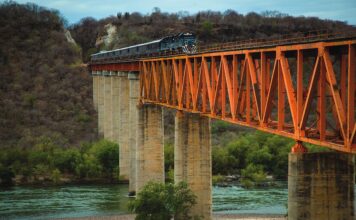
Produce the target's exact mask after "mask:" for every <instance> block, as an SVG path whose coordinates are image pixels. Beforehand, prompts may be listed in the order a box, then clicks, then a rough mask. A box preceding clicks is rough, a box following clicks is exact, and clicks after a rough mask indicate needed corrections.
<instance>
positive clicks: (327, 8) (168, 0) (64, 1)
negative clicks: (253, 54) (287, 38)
mask: <svg viewBox="0 0 356 220" xmlns="http://www.w3.org/2000/svg"><path fill="white" fill-rule="evenodd" d="M15 1H16V2H18V3H27V2H33V3H35V4H37V5H40V6H45V7H47V8H50V9H57V10H59V11H60V12H61V14H62V15H63V16H64V17H65V18H66V19H67V20H68V21H69V23H70V24H72V23H76V22H78V21H80V19H82V18H84V17H94V18H96V19H100V18H105V17H108V16H110V15H116V14H117V12H140V13H142V14H147V13H151V12H152V11H153V8H154V7H158V8H160V9H161V11H162V12H179V11H188V12H189V13H190V14H194V13H196V12H198V11H202V10H213V11H221V12H223V11H225V10H227V9H233V10H235V11H237V12H238V13H240V14H247V13H248V12H252V11H253V12H257V13H260V12H263V11H267V10H268V11H275V10H276V11H279V12H282V13H286V14H289V15H292V16H313V17H319V18H322V19H331V20H339V21H346V22H347V23H348V24H351V25H356V0H15ZM1 2H3V1H1Z"/></svg>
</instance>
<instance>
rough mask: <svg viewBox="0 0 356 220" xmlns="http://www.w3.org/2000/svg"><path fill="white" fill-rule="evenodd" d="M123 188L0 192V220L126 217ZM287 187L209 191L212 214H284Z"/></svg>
mask: <svg viewBox="0 0 356 220" xmlns="http://www.w3.org/2000/svg"><path fill="white" fill-rule="evenodd" d="M127 192H128V186H127V185H80V186H79V185H72V186H58V187H24V186H21V187H20V186H17V187H12V188H8V189H0V219H3V218H5V219H19V220H20V219H51V218H66V217H84V216H104V215H119V214H125V213H128V210H127V207H126V206H127V202H128V201H129V198H128V197H127ZM287 199H288V190H287V184H286V183H281V184H278V186H274V187H269V188H265V189H244V188H241V187H239V186H230V187H213V211H214V212H215V213H229V214H285V213H286V205H287Z"/></svg>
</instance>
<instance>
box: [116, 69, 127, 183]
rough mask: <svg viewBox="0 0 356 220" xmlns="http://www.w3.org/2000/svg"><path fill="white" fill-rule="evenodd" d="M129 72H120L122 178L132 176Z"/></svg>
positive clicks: (120, 165)
mask: <svg viewBox="0 0 356 220" xmlns="http://www.w3.org/2000/svg"><path fill="white" fill-rule="evenodd" d="M127 75H128V72H118V76H119V78H120V79H119V100H120V101H119V112H118V113H119V133H120V134H119V136H120V138H119V146H120V150H119V151H120V156H119V157H120V161H119V169H120V178H121V179H122V180H129V178H130V148H129V129H130V124H129V93H130V90H129V80H128V78H127Z"/></svg>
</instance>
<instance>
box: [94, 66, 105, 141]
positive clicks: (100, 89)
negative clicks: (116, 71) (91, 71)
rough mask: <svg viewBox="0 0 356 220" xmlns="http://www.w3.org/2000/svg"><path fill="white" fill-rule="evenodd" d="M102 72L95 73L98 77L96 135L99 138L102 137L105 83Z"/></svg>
mask: <svg viewBox="0 0 356 220" xmlns="http://www.w3.org/2000/svg"><path fill="white" fill-rule="evenodd" d="M103 72H104V71H97V72H96V73H97V75H98V76H97V77H98V134H99V137H104V96H105V90H104V87H105V81H104V76H103Z"/></svg>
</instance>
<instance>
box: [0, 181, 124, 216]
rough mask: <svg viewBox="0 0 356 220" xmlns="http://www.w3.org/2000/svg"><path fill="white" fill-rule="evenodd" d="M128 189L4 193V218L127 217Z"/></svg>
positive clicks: (0, 212) (0, 198)
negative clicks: (119, 215) (125, 214)
mask: <svg viewBox="0 0 356 220" xmlns="http://www.w3.org/2000/svg"><path fill="white" fill-rule="evenodd" d="M127 192H128V187H127V185H118V186H115V185H89V186H63V187H43V188H37V187H13V188H11V189H6V190H1V191H0V216H2V217H5V218H11V219H49V218H59V217H60V218H65V217H83V216H96V215H111V214H122V213H127V207H126V206H127V205H126V204H127V202H128V198H127V196H126V195H127Z"/></svg>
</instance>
